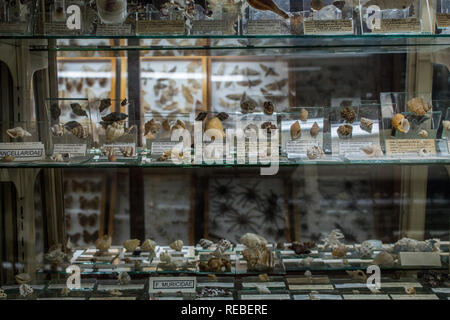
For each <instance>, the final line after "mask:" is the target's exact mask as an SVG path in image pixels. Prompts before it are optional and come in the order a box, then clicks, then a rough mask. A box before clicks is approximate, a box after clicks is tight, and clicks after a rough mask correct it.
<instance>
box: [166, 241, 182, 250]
mask: <svg viewBox="0 0 450 320" xmlns="http://www.w3.org/2000/svg"><path fill="white" fill-rule="evenodd" d="M169 247H170V248H171V249H173V250H175V251H181V250H182V249H183V241H182V240H175V241H174V242H172V243H171V244H170V245H169Z"/></svg>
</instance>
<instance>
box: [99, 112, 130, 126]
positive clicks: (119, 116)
mask: <svg viewBox="0 0 450 320" xmlns="http://www.w3.org/2000/svg"><path fill="white" fill-rule="evenodd" d="M127 118H128V115H127V114H125V113H121V112H111V113H110V114H108V115H106V116H104V117H102V120H103V121H105V122H109V123H112V122H118V121H124V120H125V119H127Z"/></svg>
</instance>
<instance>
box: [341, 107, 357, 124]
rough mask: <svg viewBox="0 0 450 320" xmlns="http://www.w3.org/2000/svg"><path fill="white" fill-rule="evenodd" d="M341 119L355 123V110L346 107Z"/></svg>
mask: <svg viewBox="0 0 450 320" xmlns="http://www.w3.org/2000/svg"><path fill="white" fill-rule="evenodd" d="M341 117H342V119H344V120H345V121H347V122H348V123H353V122H354V121H355V119H356V112H355V109H353V108H352V107H344V108H343V109H342V110H341Z"/></svg>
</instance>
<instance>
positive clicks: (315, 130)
mask: <svg viewBox="0 0 450 320" xmlns="http://www.w3.org/2000/svg"><path fill="white" fill-rule="evenodd" d="M319 132H320V127H319V125H318V124H317V122H314V124H313V126H312V127H311V130H309V133H310V134H311V137H313V138H315V137H317V135H318V134H319Z"/></svg>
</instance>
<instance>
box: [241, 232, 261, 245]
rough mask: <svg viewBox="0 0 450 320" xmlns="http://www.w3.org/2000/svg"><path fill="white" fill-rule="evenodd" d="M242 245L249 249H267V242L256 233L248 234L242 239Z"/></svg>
mask: <svg viewBox="0 0 450 320" xmlns="http://www.w3.org/2000/svg"><path fill="white" fill-rule="evenodd" d="M240 240H241V243H242V244H244V245H245V246H246V247H248V248H257V247H266V246H267V240H266V239H264V238H263V237H261V236H259V235H257V234H254V233H246V234H244V235H243V236H242V237H241V239H240Z"/></svg>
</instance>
